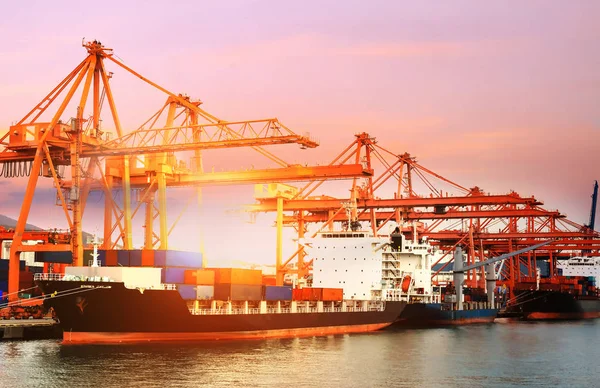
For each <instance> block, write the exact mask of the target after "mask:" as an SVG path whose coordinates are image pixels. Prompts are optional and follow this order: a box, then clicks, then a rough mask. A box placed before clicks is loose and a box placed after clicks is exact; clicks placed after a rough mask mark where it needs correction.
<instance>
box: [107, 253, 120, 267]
mask: <svg viewBox="0 0 600 388" xmlns="http://www.w3.org/2000/svg"><path fill="white" fill-rule="evenodd" d="M117 265H118V260H117V251H115V250H107V251H106V266H107V267H116V266H117Z"/></svg>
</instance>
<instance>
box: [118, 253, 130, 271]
mask: <svg viewBox="0 0 600 388" xmlns="http://www.w3.org/2000/svg"><path fill="white" fill-rule="evenodd" d="M117 265H119V266H122V267H129V251H128V250H125V249H121V250H118V251H117Z"/></svg>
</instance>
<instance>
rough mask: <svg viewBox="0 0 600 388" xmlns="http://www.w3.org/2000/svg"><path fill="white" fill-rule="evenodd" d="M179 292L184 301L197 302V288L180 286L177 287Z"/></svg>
mask: <svg viewBox="0 0 600 388" xmlns="http://www.w3.org/2000/svg"><path fill="white" fill-rule="evenodd" d="M177 291H179V295H181V298H183V299H184V300H196V286H192V285H189V284H180V285H178V286H177Z"/></svg>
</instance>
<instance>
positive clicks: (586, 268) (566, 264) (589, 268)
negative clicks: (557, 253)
mask: <svg viewBox="0 0 600 388" xmlns="http://www.w3.org/2000/svg"><path fill="white" fill-rule="evenodd" d="M557 267H558V268H559V269H562V274H563V276H594V277H595V278H596V280H598V278H599V277H600V257H571V258H570V259H568V260H562V261H558V262H557Z"/></svg>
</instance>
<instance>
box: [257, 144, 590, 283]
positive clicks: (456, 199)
mask: <svg viewBox="0 0 600 388" xmlns="http://www.w3.org/2000/svg"><path fill="white" fill-rule="evenodd" d="M356 142H358V143H361V144H363V145H364V146H365V147H366V148H367V149H369V150H370V151H369V152H368V154H369V155H370V156H371V158H372V159H375V160H377V161H378V162H379V163H380V164H381V166H382V171H383V172H381V173H379V174H377V175H376V176H373V177H369V178H368V179H366V180H365V182H364V183H363V184H362V185H358V184H357V182H358V178H355V179H354V181H353V185H352V188H351V189H350V198H341V199H339V198H333V197H330V196H311V194H312V192H313V191H314V190H312V189H311V188H312V187H314V186H316V185H320V184H321V183H322V181H315V182H311V183H309V184H308V185H307V186H305V187H304V188H301V189H299V190H296V195H294V196H292V197H289V198H284V199H282V200H281V204H278V203H277V202H276V199H275V198H269V197H264V196H263V197H258V198H257V203H256V204H253V205H249V206H248V207H247V210H248V211H250V212H254V213H257V212H277V214H281V213H283V212H284V211H285V212H288V215H283V216H281V224H283V225H292V226H294V227H296V228H297V229H298V236H299V237H303V234H304V233H305V232H306V227H305V226H306V225H307V224H308V223H318V224H320V225H321V227H320V229H319V231H320V230H322V229H323V228H327V227H329V228H332V227H333V223H334V222H340V223H342V225H343V226H344V227H348V226H350V225H349V222H348V221H347V220H348V215H347V214H346V213H350V220H351V221H350V222H352V221H355V222H364V221H366V222H367V223H368V224H369V225H370V228H371V229H372V231H373V233H374V234H375V235H376V234H377V233H379V232H380V231H381V230H382V228H384V227H385V225H386V224H387V223H388V222H389V221H391V220H393V221H395V222H396V223H397V224H399V225H402V224H403V223H405V222H409V223H411V224H413V225H415V226H416V227H415V228H414V229H413V228H412V227H410V228H406V230H405V232H406V233H407V234H409V235H410V234H412V233H414V232H413V231H414V230H415V231H416V232H417V233H418V234H419V235H420V236H427V237H428V238H429V239H430V240H431V241H432V242H433V243H434V244H437V245H438V246H440V247H441V248H443V249H444V250H445V251H447V252H452V251H454V249H455V248H456V246H458V245H463V246H466V247H468V249H467V264H468V265H472V264H473V263H474V262H475V261H482V260H484V259H485V257H489V256H490V255H491V256H493V255H499V254H502V253H506V252H512V251H515V250H517V249H518V248H519V247H523V246H528V245H533V244H535V243H537V242H539V241H541V240H547V239H555V241H553V242H552V244H549V245H547V246H545V247H544V249H543V250H540V251H538V252H535V253H530V252H529V253H527V256H526V257H525V258H523V257H521V256H516V257H513V258H511V259H509V263H507V265H505V266H503V268H502V275H503V277H504V279H506V280H508V281H509V282H511V284H512V283H513V282H514V281H518V279H519V278H520V277H521V264H523V265H525V267H526V268H527V271H528V275H530V276H531V273H533V272H535V260H536V258H540V257H543V256H542V255H546V256H545V258H546V259H547V260H548V261H549V263H550V267H551V268H550V270H551V273H552V274H553V273H555V266H554V265H553V263H554V261H555V259H556V257H557V256H558V255H561V254H562V255H569V254H572V252H573V251H575V250H581V249H583V248H591V249H594V250H596V251H598V250H600V235H599V234H598V233H595V232H590V231H586V230H582V228H581V226H580V225H578V224H576V223H574V222H572V221H570V220H568V219H566V217H565V216H564V215H563V214H561V213H560V212H558V211H549V210H546V209H544V208H543V207H542V205H543V203H542V202H540V201H538V200H537V199H536V198H535V197H522V196H520V195H519V194H517V193H515V192H511V193H509V194H505V195H490V194H487V193H484V192H483V190H481V189H480V188H478V187H473V188H471V189H467V188H465V187H464V186H461V185H459V184H457V183H455V182H452V181H450V180H449V179H446V178H444V177H443V176H441V175H439V174H436V173H434V172H433V171H431V170H429V169H427V168H425V167H424V166H422V165H421V164H419V163H417V161H416V159H415V158H414V157H412V156H410V154H408V153H403V154H394V153H393V152H390V151H388V150H386V149H385V148H383V147H381V146H380V145H378V144H377V142H376V141H374V139H372V138H371V137H370V136H369V135H368V134H365V133H363V134H359V135H357V140H356V141H355V143H356ZM355 143H353V144H355ZM344 152H346V151H344ZM365 154H367V152H365ZM386 157H387V158H386ZM390 157H392V158H393V160H392V161H390V160H389V158H390ZM338 158H339V157H338ZM370 168H372V166H370ZM417 180H419V181H420V184H421V188H418V187H417V184H416V181H417ZM436 180H437V182H442V183H443V184H445V185H446V186H447V187H449V190H452V191H450V192H449V191H448V190H446V192H443V191H442V190H441V189H440V188H438V187H436V186H437V185H436V184H435V181H436ZM382 187H385V188H387V189H388V190H389V189H392V190H393V193H392V195H389V194H388V195H386V196H385V198H383V199H382V198H379V197H378V195H379V194H377V193H378V192H379V191H382V190H381V188H382ZM378 189H379V191H378ZM423 189H425V190H424V191H425V192H426V193H425V194H423ZM388 192H389V191H388ZM418 192H421V195H419V194H418ZM390 197H392V198H390ZM289 213H292V214H291V215H290V214H289ZM427 221H429V222H430V223H429V224H426V223H425V222H427ZM493 228H498V230H497V233H495V232H493V231H492V230H493ZM409 237H410V236H409ZM296 257H298V262H299V265H298V268H299V273H300V275H305V274H306V273H307V271H308V268H309V265H310V263H305V262H304V257H303V251H302V249H301V248H299V249H298V250H297V251H296V252H295V253H294V255H292V256H291V257H290V258H289V259H288V260H287V261H286V262H284V263H283V264H284V265H283V267H282V268H280V269H279V270H280V271H286V270H287V269H286V268H285V265H287V264H288V263H289V262H291V261H292V260H293V259H294V258H296ZM444 259H446V262H445V263H444V264H443V266H442V267H441V268H440V269H439V270H438V271H437V272H436V273H435V274H434V276H435V275H437V273H439V271H441V270H443V269H444V268H445V267H446V266H447V265H448V264H449V263H450V262H451V260H452V256H451V255H450V256H449V257H442V258H440V259H439V261H438V262H437V263H435V264H438V263H439V262H441V261H442V260H444ZM482 275H483V273H482ZM484 279H485V276H479V279H478V277H477V274H475V273H474V272H472V273H469V274H468V278H467V282H468V284H469V285H470V286H473V287H475V286H477V285H478V282H479V283H483V281H484ZM479 285H481V284H479Z"/></svg>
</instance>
